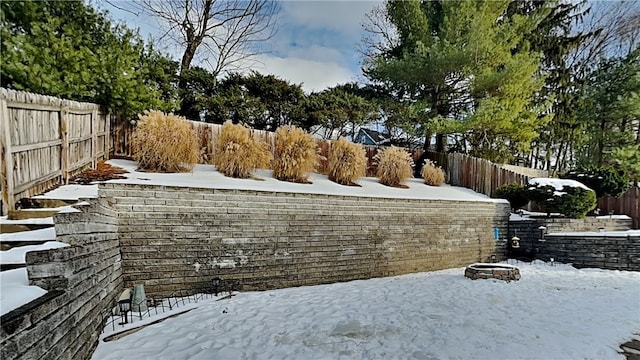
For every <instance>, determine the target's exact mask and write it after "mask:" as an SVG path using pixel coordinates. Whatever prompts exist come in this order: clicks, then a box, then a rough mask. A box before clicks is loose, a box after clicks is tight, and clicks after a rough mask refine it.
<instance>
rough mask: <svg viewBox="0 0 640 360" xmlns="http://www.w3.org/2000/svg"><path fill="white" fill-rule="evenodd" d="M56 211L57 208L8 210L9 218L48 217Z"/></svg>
mask: <svg viewBox="0 0 640 360" xmlns="http://www.w3.org/2000/svg"><path fill="white" fill-rule="evenodd" d="M56 213H58V210H52V209H24V210H9V213H8V216H9V217H8V218H9V220H24V219H35V218H48V217H52V216H53V215H54V214H56Z"/></svg>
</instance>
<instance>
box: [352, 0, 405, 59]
mask: <svg viewBox="0 0 640 360" xmlns="http://www.w3.org/2000/svg"><path fill="white" fill-rule="evenodd" d="M362 28H363V30H364V35H363V37H362V40H361V42H360V48H359V52H360V54H361V55H362V57H363V65H364V66H366V65H367V63H368V62H371V61H373V60H375V58H376V57H378V56H380V55H384V54H385V53H386V52H387V51H389V50H391V49H393V48H395V47H396V46H398V45H399V44H400V38H399V37H398V34H397V33H396V30H395V26H394V25H393V24H392V23H391V21H390V20H389V18H388V15H387V12H386V9H385V8H384V4H381V5H377V6H375V7H374V8H373V9H371V11H369V12H368V13H367V14H365V18H364V21H363V22H362Z"/></svg>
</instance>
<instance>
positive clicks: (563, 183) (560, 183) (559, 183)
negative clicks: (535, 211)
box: [529, 178, 593, 196]
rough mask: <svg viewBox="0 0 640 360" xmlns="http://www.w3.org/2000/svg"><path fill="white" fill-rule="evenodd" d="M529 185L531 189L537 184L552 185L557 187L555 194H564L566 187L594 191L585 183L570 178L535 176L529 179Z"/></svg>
mask: <svg viewBox="0 0 640 360" xmlns="http://www.w3.org/2000/svg"><path fill="white" fill-rule="evenodd" d="M529 185H531V187H529V190H533V189H535V187H536V186H552V187H553V188H554V189H556V190H555V191H554V192H553V195H555V196H562V195H564V194H566V193H565V192H563V191H562V190H563V189H564V188H565V187H568V188H570V187H574V188H583V189H585V190H590V191H593V190H591V189H590V188H588V187H587V186H586V185H584V184H583V183H581V182H579V181H576V180H570V179H556V178H533V179H529Z"/></svg>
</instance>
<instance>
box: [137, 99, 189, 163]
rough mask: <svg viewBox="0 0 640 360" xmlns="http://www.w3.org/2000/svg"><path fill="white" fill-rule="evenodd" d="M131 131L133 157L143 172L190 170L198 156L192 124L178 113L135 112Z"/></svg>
mask: <svg viewBox="0 0 640 360" xmlns="http://www.w3.org/2000/svg"><path fill="white" fill-rule="evenodd" d="M138 118H139V120H138V125H137V126H136V129H135V131H134V132H133V140H132V145H133V152H134V154H133V159H134V160H135V161H137V162H138V166H139V167H140V169H141V170H144V171H157V172H183V171H191V169H193V165H194V164H195V163H196V162H198V160H199V158H200V151H199V148H198V140H197V138H196V135H195V132H194V131H193V128H192V127H191V124H189V122H187V120H186V119H185V118H183V117H181V116H177V115H173V114H165V113H163V112H161V111H156V110H151V111H145V112H144V114H140V115H138Z"/></svg>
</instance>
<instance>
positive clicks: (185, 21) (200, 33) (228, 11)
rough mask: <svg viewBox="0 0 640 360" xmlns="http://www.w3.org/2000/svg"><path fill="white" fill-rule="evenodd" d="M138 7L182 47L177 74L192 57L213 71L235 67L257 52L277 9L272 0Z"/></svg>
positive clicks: (271, 30) (149, 2)
mask: <svg viewBox="0 0 640 360" xmlns="http://www.w3.org/2000/svg"><path fill="white" fill-rule="evenodd" d="M138 6H139V7H140V8H141V10H142V11H143V12H145V13H147V14H150V15H152V16H154V17H156V18H157V19H158V20H159V22H160V24H161V26H162V27H163V30H164V31H165V32H164V34H163V35H162V37H161V39H166V38H169V39H171V40H174V41H176V42H177V43H178V45H179V46H181V47H183V48H184V51H183V53H182V58H181V68H180V72H181V74H182V73H183V72H184V71H185V70H188V69H189V68H190V67H191V63H192V62H193V60H194V58H196V56H198V57H201V60H202V61H203V62H205V63H207V64H209V65H210V67H211V72H212V74H213V75H214V76H218V75H219V74H220V73H221V72H222V71H225V70H238V69H239V68H241V67H242V66H243V64H244V63H246V61H247V60H249V59H250V58H251V57H254V56H255V55H257V54H259V53H261V47H260V45H263V44H264V43H265V42H266V41H267V40H269V39H271V38H272V37H273V36H274V34H275V31H276V20H277V15H278V13H279V10H280V6H279V4H278V3H277V2H275V1H272V0H143V1H141V2H139V3H138Z"/></svg>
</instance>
